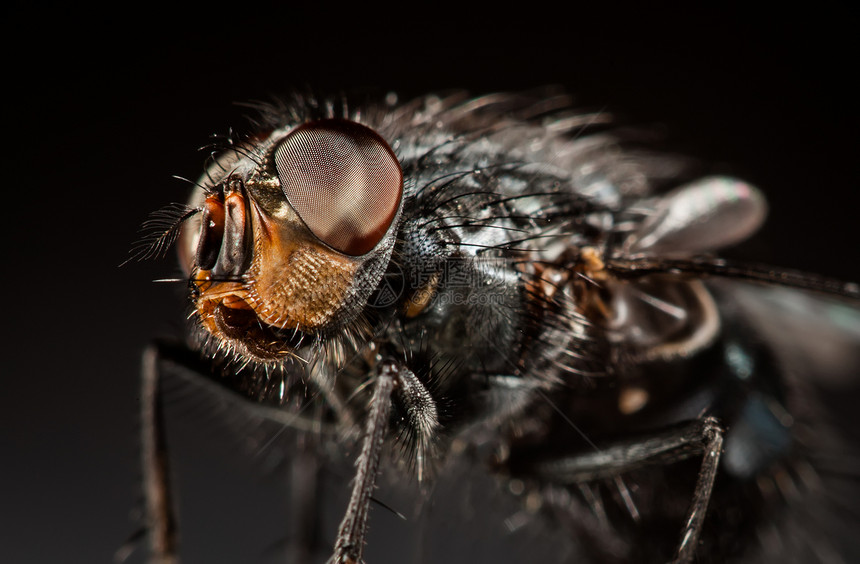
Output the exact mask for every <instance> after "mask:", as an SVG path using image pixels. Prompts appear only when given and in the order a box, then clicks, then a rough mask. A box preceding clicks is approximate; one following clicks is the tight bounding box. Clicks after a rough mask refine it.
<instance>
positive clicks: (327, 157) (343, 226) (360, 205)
mask: <svg viewBox="0 0 860 564" xmlns="http://www.w3.org/2000/svg"><path fill="white" fill-rule="evenodd" d="M275 167H276V168H277V171H278V179H279V180H280V183H281V189H282V190H283V192H284V194H285V195H286V197H287V200H288V201H289V202H290V205H291V206H292V207H293V209H294V210H295V211H296V213H297V214H299V217H301V218H302V221H304V222H305V225H307V227H308V228H309V229H310V230H311V232H313V234H314V235H316V236H317V238H319V239H320V240H321V241H322V242H324V243H326V244H327V245H329V246H330V247H332V248H334V249H336V250H338V251H340V252H342V253H345V254H347V255H353V256H357V255H363V254H365V253H367V252H368V251H370V250H371V249H372V248H373V247H375V246H376V245H377V243H379V241H380V240H382V237H383V236H384V235H385V233H386V231H388V228H389V227H390V226H391V222H392V221H394V216H395V215H396V214H397V209H398V206H399V205H400V198H401V196H402V194H403V173H402V172H401V170H400V163H399V162H397V158H396V157H395V156H394V153H393V152H392V150H391V147H389V146H388V144H387V143H386V142H385V140H384V139H383V138H382V137H380V136H379V135H378V134H377V133H376V132H375V131H373V130H372V129H370V128H368V127H365V126H363V125H360V124H358V123H355V122H351V121H347V120H341V119H326V120H321V121H315V122H311V123H306V124H304V125H302V126H300V127H298V128H296V129H294V130H293V131H292V132H290V134H289V135H287V137H285V138H284V140H283V141H281V143H280V145H278V147H277V149H275Z"/></svg>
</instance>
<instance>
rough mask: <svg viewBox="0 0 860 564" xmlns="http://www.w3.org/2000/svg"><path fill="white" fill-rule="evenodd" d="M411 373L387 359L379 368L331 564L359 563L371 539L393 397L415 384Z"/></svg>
mask: <svg viewBox="0 0 860 564" xmlns="http://www.w3.org/2000/svg"><path fill="white" fill-rule="evenodd" d="M409 375H411V372H410V371H409V370H408V369H406V368H404V367H401V366H399V365H398V364H397V363H395V362H393V361H390V360H386V361H382V362H380V363H379V364H378V365H377V366H376V382H375V386H374V390H373V397H372V398H371V400H370V410H369V413H368V416H367V421H366V423H365V429H364V440H363V442H362V445H361V452H360V453H359V455H358V459H357V460H356V463H355V466H356V471H355V479H354V481H353V484H352V494H351V495H350V499H349V504H348V505H347V509H346V515H344V518H343V520H342V521H341V523H340V528H339V529H338V532H337V540H336V541H335V545H334V555H333V556H332V557H331V559H330V560H329V563H330V564H357V563H358V562H361V554H362V552H363V550H364V543H365V539H366V537H367V517H368V510H369V509H370V501H371V496H372V494H373V489H374V487H375V485H376V477H377V475H378V473H379V459H380V455H381V453H382V446H383V442H384V440H385V435H386V432H387V430H388V425H389V415H390V413H391V402H392V399H393V398H392V394H393V392H394V389H395V387H396V386H398V387H402V386H404V384H405V383H408V384H409V385H413V384H414V379H413V378H409V377H408V376H409Z"/></svg>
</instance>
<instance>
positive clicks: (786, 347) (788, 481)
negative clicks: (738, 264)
mask: <svg viewBox="0 0 860 564" xmlns="http://www.w3.org/2000/svg"><path fill="white" fill-rule="evenodd" d="M709 286H711V287H712V288H713V289H714V291H715V293H716V294H717V295H718V296H719V298H718V299H719V300H720V302H721V303H723V304H725V305H724V308H730V311H729V312H728V314H730V315H732V316H733V317H734V318H735V319H738V320H741V322H742V323H744V324H745V325H746V326H747V327H748V328H750V329H751V331H750V334H752V335H754V339H755V340H758V341H759V342H760V343H764V345H765V346H766V347H767V348H768V349H769V351H770V353H771V355H772V358H773V360H772V362H773V363H774V364H775V365H776V366H775V370H776V372H778V373H779V375H780V380H781V384H782V387H783V393H784V395H785V397H784V400H783V401H784V404H785V407H786V408H787V413H786V416H787V417H788V419H787V420H786V421H785V423H786V424H787V425H788V426H789V428H790V429H791V430H792V436H793V439H794V441H795V445H796V448H795V451H796V453H797V454H796V457H795V458H794V462H793V464H791V465H790V466H788V467H787V468H786V470H785V471H777V472H775V473H773V474H769V475H762V476H760V478H759V483H760V486H761V487H762V490H763V491H770V492H771V495H776V496H778V497H779V498H781V499H782V500H784V502H785V504H784V505H782V504H780V505H779V506H778V507H779V508H780V509H779V510H778V511H776V512H774V514H773V515H771V516H770V521H769V524H768V528H769V530H764V529H762V530H761V531H759V537H760V540H761V544H760V546H759V547H758V548H757V549H756V550H758V552H757V553H756V554H754V555H753V557H752V559H751V560H750V561H753V562H809V561H812V562H860V538H858V537H857V534H856V531H857V530H858V527H860V448H858V445H860V412H858V410H857V407H856V406H857V402H858V401H860V304H858V303H856V302H852V301H849V300H844V299H839V298H834V297H830V296H822V295H819V294H814V293H810V292H804V291H800V290H795V289H791V288H785V287H779V286H762V285H754V284H749V283H743V282H738V281H733V280H715V281H712V282H711V283H709ZM750 340H752V339H750ZM745 345H746V346H756V343H748V344H745ZM742 346H743V345H742ZM734 360H735V361H736V362H737V363H738V364H737V365H735V366H733V370H734V372H735V373H736V374H737V375H738V376H740V377H742V376H743V374H744V373H745V372H746V371H756V370H760V369H761V368H760V367H755V366H744V363H745V357H743V356H742V353H741V356H738V357H737V358H736V359H734ZM731 363H732V362H731V361H730V362H729V364H731ZM754 419H755V418H754ZM761 422H762V419H761V418H758V419H755V420H749V421H745V423H746V427H747V428H748V429H752V428H757V431H756V433H758V434H759V435H761V434H762V433H764V436H765V438H766V435H767V434H768V433H767V425H762V424H761ZM750 423H751V424H750ZM740 426H741V425H740V424H739V425H738V427H740ZM743 433H744V432H743V431H742V430H741V429H737V433H736V434H737V435H738V436H741V435H743ZM763 444H765V445H767V444H769V441H767V440H765V441H764V443H763ZM726 448H727V456H726V463H727V464H729V465H735V466H737V463H738V462H740V463H741V464H742V465H743V464H748V463H749V462H748V461H749V458H750V457H749V456H743V457H742V458H744V459H745V460H740V459H739V458H738V456H736V455H738V454H744V453H746V454H747V455H749V452H748V451H747V450H745V449H736V450H735V452H731V451H732V448H733V444H732V441H731V438H730V440H729V441H728V442H727V447H726Z"/></svg>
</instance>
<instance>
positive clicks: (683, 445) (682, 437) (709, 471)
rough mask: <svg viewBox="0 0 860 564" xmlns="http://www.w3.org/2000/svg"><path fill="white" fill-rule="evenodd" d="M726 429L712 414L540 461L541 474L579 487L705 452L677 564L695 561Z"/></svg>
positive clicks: (680, 543)
mask: <svg viewBox="0 0 860 564" xmlns="http://www.w3.org/2000/svg"><path fill="white" fill-rule="evenodd" d="M724 436H725V431H724V430H723V429H722V428H721V427H720V426H719V424H718V423H717V420H716V419H714V418H713V417H706V418H704V419H698V420H695V421H691V422H687V423H684V424H682V425H680V426H678V427H673V428H672V429H668V430H666V431H663V432H660V433H656V434H654V435H652V436H651V437H649V438H646V439H642V440H638V441H635V442H623V443H619V444H615V445H611V446H609V447H606V448H603V449H600V450H599V451H597V452H593V453H588V454H582V455H578V456H573V457H570V458H565V459H561V460H553V461H548V462H545V463H541V464H538V465H537V466H536V467H535V471H536V472H537V474H538V475H539V476H540V477H542V478H544V479H546V480H547V481H549V482H552V483H557V484H567V485H575V484H582V483H587V482H593V481H597V480H601V479H606V478H614V477H617V476H618V475H620V474H624V473H626V472H629V471H632V470H636V469H637V468H642V467H645V466H651V465H656V464H670V463H673V462H677V461H680V460H684V459H687V458H690V457H693V456H702V457H703V460H702V466H701V468H700V470H699V475H698V479H697V480H696V488H695V490H694V492H693V499H692V501H691V502H690V506H689V509H688V510H687V516H686V519H685V521H684V528H683V530H682V531H681V539H680V542H679V544H678V547H677V550H676V552H675V557H674V560H673V562H674V563H676V564H682V563H688V562H691V561H692V559H693V556H694V554H695V551H696V548H697V545H698V540H699V535H700V534H701V530H702V523H703V522H704V519H705V513H706V512H707V509H708V503H709V502H710V499H711V491H712V490H713V486H714V480H715V478H716V475H717V467H718V466H719V462H720V455H721V453H722V450H723V440H724Z"/></svg>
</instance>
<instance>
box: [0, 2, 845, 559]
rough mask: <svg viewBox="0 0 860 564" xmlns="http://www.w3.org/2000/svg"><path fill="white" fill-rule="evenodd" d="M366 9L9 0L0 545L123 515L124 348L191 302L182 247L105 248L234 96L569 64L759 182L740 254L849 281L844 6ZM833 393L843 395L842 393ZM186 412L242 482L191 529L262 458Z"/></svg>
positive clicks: (223, 469)
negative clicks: (238, 452)
mask: <svg viewBox="0 0 860 564" xmlns="http://www.w3.org/2000/svg"><path fill="white" fill-rule="evenodd" d="M360 6H362V7H361V8H360V9H359V6H358V5H357V6H353V7H351V8H349V9H346V8H336V7H333V6H332V7H330V11H329V12H327V13H323V12H312V11H308V10H289V11H287V10H282V11H280V12H274V11H270V10H269V9H268V8H266V7H265V6H260V5H256V4H247V5H241V6H238V8H233V11H232V12H231V11H227V10H224V9H222V8H215V7H214V6H213V7H209V8H205V9H204V8H201V9H200V11H197V12H193V13H178V12H177V11H176V9H175V8H174V7H161V8H155V7H153V6H151V5H148V6H147V7H146V8H145V9H144V8H143V7H141V6H135V7H134V8H131V10H130V11H129V10H124V9H121V8H120V7H119V6H117V8H116V9H117V10H119V11H118V12H111V11H103V10H86V9H81V8H65V9H59V11H49V10H47V9H46V10H45V12H44V13H41V12H39V13H37V12H35V11H34V10H25V9H20V8H12V9H11V11H10V15H9V16H8V17H7V18H6V27H7V28H9V32H8V33H5V34H4V39H3V43H4V45H3V53H4V60H3V64H4V76H5V78H6V80H5V82H6V85H5V86H4V87H3V90H4V91H5V93H6V95H7V96H9V97H10V98H11V99H9V98H7V101H6V102H5V103H4V112H3V114H4V117H3V125H4V127H3V133H4V135H3V142H4V146H5V149H4V156H5V157H6V159H5V166H4V167H3V172H2V177H3V178H4V179H5V190H4V206H3V215H4V220H3V222H2V224H3V227H2V228H3V239H2V241H3V247H4V251H5V252H4V253H3V256H4V257H5V265H6V266H5V267H4V269H3V272H4V276H3V288H4V291H3V296H4V306H5V307H4V310H5V311H6V312H7V313H6V315H5V316H4V320H5V323H4V324H3V333H4V338H3V353H4V354H3V357H4V358H3V362H2V365H0V366H2V368H0V374H2V376H0V378H2V387H0V560H3V561H4V562H16V563H18V562H25V563H31V562H39V563H41V562H74V563H78V562H80V563H97V562H108V561H109V560H110V558H111V556H112V554H113V552H114V551H115V550H116V549H117V548H118V547H119V546H120V545H121V544H122V543H123V541H124V540H125V539H126V537H127V536H128V535H129V534H131V533H132V532H133V531H134V530H135V528H136V524H135V521H134V519H133V515H132V510H133V509H134V508H135V507H136V502H137V499H138V483H137V480H138V476H139V472H138V469H137V464H138V462H137V451H136V448H137V438H136V429H137V422H136V418H137V385H138V383H137V378H138V377H137V372H138V359H139V355H140V353H141V351H142V349H143V347H144V346H145V345H146V343H147V342H148V341H149V339H150V338H152V337H153V336H154V335H168V334H177V333H178V332H179V330H180V328H181V327H182V312H183V311H184V310H183V301H182V291H181V289H177V288H176V287H173V286H169V285H164V284H161V285H159V284H153V283H151V280H153V279H155V278H161V277H169V276H172V275H173V274H175V260H174V258H173V256H172V254H171V255H169V257H168V259H167V260H163V261H160V262H151V263H144V264H139V263H136V264H131V265H128V266H125V267H123V268H117V266H118V265H119V264H120V263H121V262H122V261H123V260H124V259H125V257H126V255H127V251H128V249H129V247H130V246H131V244H132V243H133V242H134V241H135V239H136V231H137V228H138V226H139V225H140V223H141V222H142V221H143V220H144V219H145V218H146V216H147V214H148V213H149V212H150V211H152V210H155V209H157V208H158V207H160V206H163V205H165V204H167V203H170V202H173V201H183V200H184V198H185V196H186V186H185V185H184V184H183V183H181V182H179V181H177V180H174V179H172V178H171V175H174V174H175V175H180V176H185V177H189V178H194V177H196V175H197V174H198V173H199V171H200V167H201V164H202V159H203V155H202V154H200V153H198V152H197V151H196V148H197V147H199V146H201V145H203V144H205V143H206V142H207V138H208V135H209V134H211V133H223V132H226V131H227V129H228V128H229V127H230V126H240V127H241V126H242V125H243V124H244V122H243V120H242V114H243V113H244V112H243V110H241V109H239V108H237V107H235V106H234V105H233V103H234V102H241V101H247V100H252V99H265V98H268V97H269V96H270V95H276V94H278V93H283V92H287V91H290V90H291V89H294V88H297V87H305V86H311V87H314V88H318V89H322V90H323V91H327V90H331V91H340V90H342V91H346V92H349V91H353V90H358V91H361V92H365V91H373V92H379V93H385V92H387V91H390V90H392V91H396V92H397V93H398V94H400V97H401V99H409V98H410V97H412V96H415V95H420V94H423V93H426V92H429V91H438V90H443V89H450V88H465V89H468V90H470V91H472V92H474V93H475V94H480V93H487V92H492V91H497V90H523V89H527V88H532V87H537V86H543V85H546V84H559V85H562V86H564V87H566V88H567V89H568V90H569V91H570V92H572V93H573V94H575V95H576V97H577V100H579V101H580V102H581V103H582V104H583V105H584V106H587V107H590V108H594V107H597V108H602V107H604V106H605V107H606V108H607V109H608V110H609V111H612V112H613V113H614V114H616V115H620V116H622V117H623V119H624V121H625V122H627V123H632V124H642V125H649V126H650V125H655V124H662V126H661V127H663V131H665V132H666V133H667V135H668V136H669V138H670V139H672V140H673V141H674V142H675V144H676V146H677V147H679V148H681V149H683V150H685V151H686V152H688V153H690V154H692V155H695V156H701V157H703V158H705V159H707V160H709V161H712V162H713V163H715V165H716V167H717V169H718V170H722V171H725V172H732V173H734V174H737V175H739V176H741V177H743V178H745V179H748V180H749V181H751V182H753V183H754V184H756V185H758V186H759V187H761V189H762V190H763V191H764V192H765V193H766V194H767V196H768V198H769V201H770V204H771V215H770V218H769V220H768V223H767V225H766V226H765V228H764V230H763V231H762V233H761V234H760V235H759V236H757V237H756V238H755V239H754V240H753V241H752V242H751V243H750V244H749V245H747V246H746V247H744V249H742V250H740V251H738V254H739V255H740V256H743V257H746V258H754V259H757V260H762V261H766V262H771V263H774V264H778V265H781V266H786V267H792V268H800V269H806V270H811V271H815V272H819V273H822V274H827V275H831V276H835V277H839V278H844V279H853V280H860V261H859V260H858V259H860V253H858V233H860V230H858V227H857V225H858V219H857V214H858V202H860V198H858V190H860V172H858V170H857V167H856V163H857V156H856V153H857V149H858V142H857V136H858V125H860V120H858V111H857V104H858V87H857V85H856V84H855V82H854V81H855V79H856V74H857V68H858V58H857V54H858V53H857V39H856V37H857V34H856V29H857V24H858V23H860V22H858V21H857V19H856V18H854V17H849V16H848V15H847V14H846V13H845V12H844V10H843V9H842V8H838V7H832V8H825V7H823V6H816V8H815V9H816V13H815V14H809V13H806V12H801V11H797V12H786V11H784V10H785V9H784V8H783V9H782V11H780V12H778V13H777V12H774V13H764V12H762V13H753V12H750V11H749V10H748V9H746V8H742V7H732V6H729V5H726V6H724V7H723V8H721V9H720V10H719V11H716V12H709V11H701V12H698V13H689V12H687V11H685V10H681V9H678V10H670V9H664V11H662V12H660V13H654V12H652V11H650V10H648V9H645V8H641V7H640V8H637V9H634V10H630V9H628V8H623V7H617V6H616V7H607V8H605V9H583V8H581V7H577V6H571V10H572V13H569V14H562V13H560V12H557V11H555V10H554V9H550V8H549V7H540V6H536V5H534V4H533V3H525V4H524V5H522V6H520V7H518V8H517V10H516V11H511V13H509V14H505V13H504V11H505V9H504V8H498V9H497V13H488V12H480V11H469V12H465V11H462V6H453V7H448V8H443V7H440V6H437V7H434V8H432V13H430V12H427V10H430V8H420V9H416V12H409V11H406V10H403V9H387V10H382V9H380V8H371V7H370V6H365V5H364V4H361V5H360ZM239 9H241V10H243V11H244V14H238V13H234V12H238V11H239ZM371 10H380V11H379V12H378V13H376V14H374V13H371ZM419 12H420V13H419ZM855 390H856V389H855ZM836 395H837V396H838V397H836V398H835V399H834V402H836V403H835V404H834V405H836V407H837V408H838V407H839V405H840V404H839V402H841V405H843V406H850V405H852V404H851V403H850V402H851V401H853V399H852V398H856V397H857V396H856V393H855V394H854V395H853V396H852V395H850V394H848V393H838V394H836ZM182 432H183V431H181V430H180V431H178V433H179V436H178V437H177V439H176V441H177V443H179V444H185V445H186V447H187V448H186V449H184V452H185V453H186V454H185V459H186V467H185V469H184V470H181V471H182V472H183V473H184V474H185V475H191V476H192V477H191V478H187V479H186V480H190V481H191V482H193V485H196V487H197V489H198V492H199V493H198V495H199V496H201V498H202V499H204V500H205V499H206V496H207V495H208V493H210V492H212V491H215V490H218V491H221V490H222V489H223V488H222V485H223V484H224V483H229V480H230V476H232V477H233V480H234V482H237V483H239V484H245V485H235V486H230V487H229V488H227V490H226V492H227V493H221V494H219V495H220V497H221V498H222V501H221V504H222V505H221V507H222V509H220V510H218V511H216V512H215V513H216V514H208V515H203V516H202V517H201V519H203V520H205V519H207V518H208V519H209V521H206V525H205V526H204V525H200V526H198V529H197V530H196V532H195V529H194V525H191V530H190V531H189V532H188V533H187V535H188V536H190V537H191V542H192V543H193V542H194V540H197V541H198V543H200V542H205V539H206V538H207V537H206V535H207V534H208V535H210V536H212V537H213V538H214V537H223V536H225V535H228V534H229V533H230V532H231V531H232V529H231V528H234V527H239V526H241V523H243V522H244V517H243V516H242V515H238V516H237V515H236V512H237V511H241V510H240V509H238V508H239V507H241V506H242V503H243V500H245V499H265V498H266V496H267V495H268V494H267V492H270V491H271V488H270V487H269V486H270V485H271V484H270V483H268V482H267V481H266V480H267V479H266V478H259V479H257V478H252V479H250V480H244V481H243V480H242V479H238V480H237V479H236V477H235V475H234V474H235V472H238V473H239V475H242V476H244V475H247V476H254V475H255V474H254V471H253V470H247V469H245V470H236V471H234V470H233V469H232V468H233V467H232V463H231V462H226V463H225V462H224V458H230V457H224V453H223V452H221V456H220V458H219V456H218V451H217V448H215V449H213V448H212V445H208V446H205V445H202V444H201V445H198V443H197V442H196V439H194V438H193V437H194V434H193V432H190V434H189V435H188V437H186V438H185V439H184V443H183V438H182ZM189 437H191V438H189ZM198 446H199V448H200V449H201V451H200V452H199V453H198V452H197V451H195V450H194V449H195V448H197V447H198ZM213 450H214V452H213ZM201 467H203V468H201ZM201 470H202V471H201ZM243 473H244V474H243ZM246 482H247V483H246ZM242 488H244V489H242ZM255 496H256V497H255ZM246 505H247V504H246ZM189 511H190V510H189ZM219 512H220V515H219V514H217V513H219ZM377 513H379V512H377ZM263 529H265V527H262V528H260V527H258V528H257V529H256V530H255V532H254V533H253V535H256V536H255V537H254V538H255V539H257V541H255V542H260V543H263V544H264V543H266V542H275V541H276V540H277V538H276V537H277V534H278V530H279V529H278V524H277V523H275V524H271V526H270V528H269V529H265V530H263ZM195 534H196V535H197V536H196V537H195ZM242 534H245V535H246V536H247V535H248V534H249V533H247V532H243V533H242ZM253 535H252V536H253ZM221 557H222V561H225V562H232V561H236V560H233V558H234V557H232V556H229V555H228V553H221ZM208 558H209V557H201V559H200V560H199V561H212V560H211V559H208ZM133 561H139V555H137V556H136V557H135V558H134V560H133Z"/></svg>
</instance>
